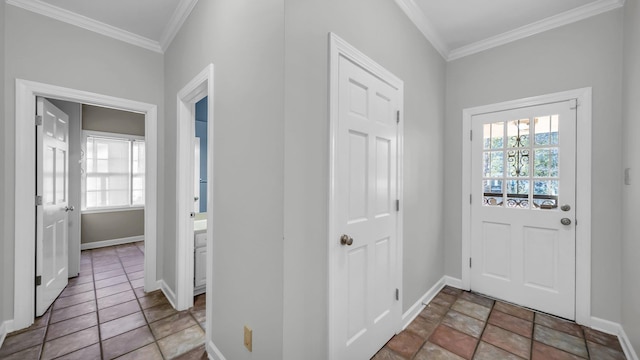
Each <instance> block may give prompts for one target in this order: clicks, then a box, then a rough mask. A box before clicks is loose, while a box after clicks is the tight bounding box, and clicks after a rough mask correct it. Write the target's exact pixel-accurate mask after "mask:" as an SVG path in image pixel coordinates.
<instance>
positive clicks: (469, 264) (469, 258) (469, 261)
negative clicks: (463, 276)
mask: <svg viewBox="0 0 640 360" xmlns="http://www.w3.org/2000/svg"><path fill="white" fill-rule="evenodd" d="M469 267H471V258H469Z"/></svg>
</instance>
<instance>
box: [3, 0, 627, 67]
mask: <svg viewBox="0 0 640 360" xmlns="http://www.w3.org/2000/svg"><path fill="white" fill-rule="evenodd" d="M197 1H198V0H135V1H131V0H103V1H98V0H6V2H7V3H9V4H12V5H16V6H19V7H22V8H24V9H27V10H31V11H34V12H37V13H40V14H43V15H46V16H50V17H53V18H56V19H58V20H61V21H65V22H68V23H71V24H74V25H78V26H81V27H83V28H85V29H88V30H92V31H96V32H99V33H102V34H104V35H107V36H111V37H114V38H117V39H120V40H123V41H126V42H129V43H132V44H134V45H138V46H142V47H144V48H147V49H150V50H154V51H157V52H161V53H162V52H164V50H166V48H167V47H168V46H169V44H170V43H171V41H172V40H173V38H174V37H175V34H176V33H177V32H178V30H180V27H181V26H182V24H183V23H184V21H185V20H186V18H187V17H188V16H189V13H190V12H191V10H192V9H193V7H194V6H195V4H196V2H197ZM389 1H391V0H389ZM395 2H396V3H397V4H398V6H400V8H401V9H402V10H403V11H404V12H405V13H406V14H407V16H408V17H409V19H411V21H413V23H414V24H415V25H416V26H417V27H418V29H420V31H421V32H422V33H423V34H424V35H425V37H426V38H427V39H428V40H429V41H430V42H431V43H432V44H433V45H434V47H435V48H436V49H437V50H438V52H440V54H442V56H443V57H444V58H445V59H446V60H453V59H457V58H460V57H463V56H467V55H470V54H473V53H477V52H480V51H483V50H486V49H489V48H492V47H495V46H499V45H502V44H505V43H508V42H511V41H515V40H518V39H521V38H524V37H527V36H530V35H533V34H537V33H540V32H543V31H546V30H549V29H552V28H555V27H558V26H562V25H565V24H569V23H572V22H575V21H578V20H582V19H585V18H587V17H590V16H594V15H597V14H600V13H603V12H605V11H609V10H612V9H615V8H618V7H621V6H623V5H624V0H561V1H559V0H519V1H514V0H491V1H479V0H444V1H443V0H395Z"/></svg>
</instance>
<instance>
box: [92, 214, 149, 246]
mask: <svg viewBox="0 0 640 360" xmlns="http://www.w3.org/2000/svg"><path fill="white" fill-rule="evenodd" d="M140 235H144V210H142V209H139V210H127V211H113V212H103V213H92V214H82V243H83V244H87V243H92V242H96V241H105V240H113V239H121V238H128V237H132V236H140Z"/></svg>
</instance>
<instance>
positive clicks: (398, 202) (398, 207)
mask: <svg viewBox="0 0 640 360" xmlns="http://www.w3.org/2000/svg"><path fill="white" fill-rule="evenodd" d="M396 211H400V200H396Z"/></svg>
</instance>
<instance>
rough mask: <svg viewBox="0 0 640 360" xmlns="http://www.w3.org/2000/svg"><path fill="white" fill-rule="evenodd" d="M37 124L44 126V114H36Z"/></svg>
mask: <svg viewBox="0 0 640 360" xmlns="http://www.w3.org/2000/svg"><path fill="white" fill-rule="evenodd" d="M36 126H42V115H36Z"/></svg>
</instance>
